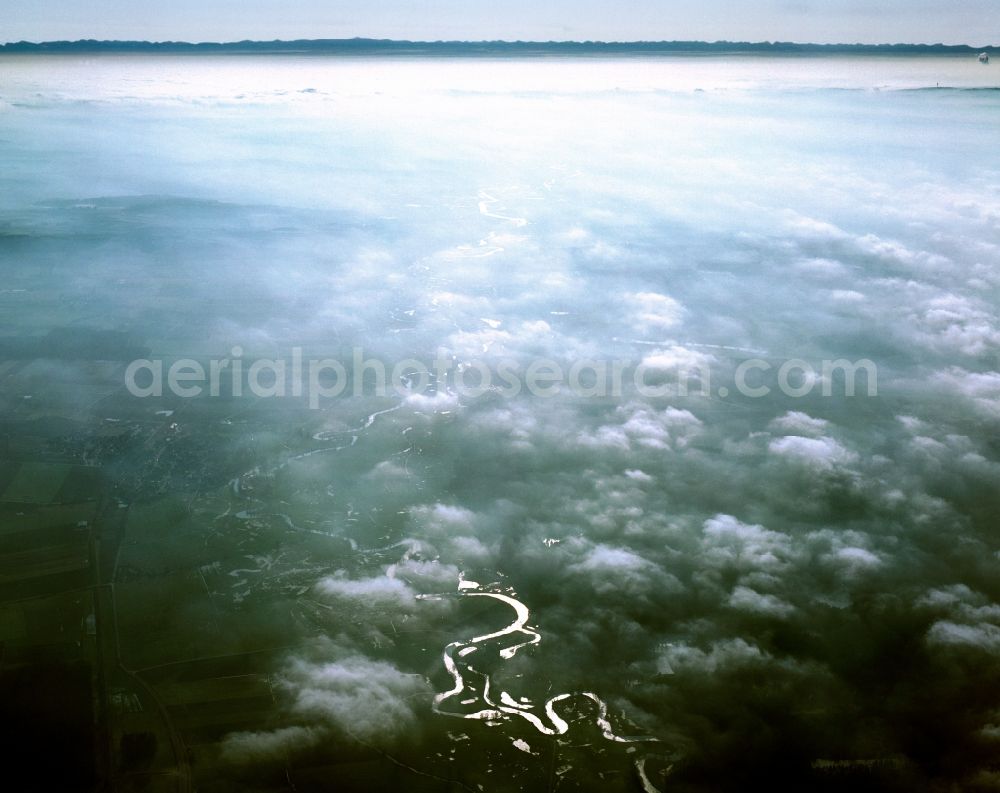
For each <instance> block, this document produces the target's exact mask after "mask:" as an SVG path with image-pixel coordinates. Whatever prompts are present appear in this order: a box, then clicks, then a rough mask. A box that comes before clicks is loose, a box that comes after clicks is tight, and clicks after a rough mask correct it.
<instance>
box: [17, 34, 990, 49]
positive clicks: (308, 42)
mask: <svg viewBox="0 0 1000 793" xmlns="http://www.w3.org/2000/svg"><path fill="white" fill-rule="evenodd" d="M283 45H292V46H311V47H318V46H328V47H329V46H348V47H349V46H352V45H353V46H363V45H367V46H371V47H376V48H378V47H386V48H391V47H394V46H395V47H445V46H452V47H488V46H493V47H536V48H547V47H571V48H582V47H596V48H606V47H618V48H630V47H631V48H639V49H641V48H653V47H670V48H679V47H695V48H699V49H703V48H712V47H735V48H755V49H778V48H796V49H810V50H824V49H836V48H840V49H850V50H885V49H894V48H895V49H900V48H907V49H914V50H938V51H943V50H952V51H957V50H993V49H1000V45H996V44H984V45H975V44H944V43H943V42H936V43H933V44H928V43H912V42H895V43H892V42H880V43H877V44H871V43H862V42H853V43H852V42H835V43H834V42H830V43H819V42H807V41H780V40H773V41H771V40H765V41H734V40H729V39H717V40H714V41H709V40H705V39H638V40H600V39H582V40H581V39H562V40H556V39H549V40H544V41H543V40H532V39H435V40H416V39H388V38H372V37H365V36H353V37H350V38H318V39H315V38H300V39H272V40H267V39H241V40H232V41H185V40H174V39H164V40H149V39H92V38H88V39H55V40H50V41H28V40H25V39H21V40H19V41H6V42H3V43H0V50H3V49H9V48H15V49H22V48H23V51H31V50H36V49H42V48H77V49H83V48H85V47H95V46H96V47H101V48H112V47H129V48H140V47H151V48H159V49H164V48H168V47H185V48H233V47H247V46H249V47H260V48H268V47H271V48H273V47H277V46H283Z"/></svg>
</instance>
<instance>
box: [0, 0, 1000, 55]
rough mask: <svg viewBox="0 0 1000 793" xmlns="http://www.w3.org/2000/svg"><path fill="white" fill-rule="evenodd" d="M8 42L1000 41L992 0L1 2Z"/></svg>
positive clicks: (0, 24)
mask: <svg viewBox="0 0 1000 793" xmlns="http://www.w3.org/2000/svg"><path fill="white" fill-rule="evenodd" d="M3 8H4V13H3V14H2V18H0V41H20V40H28V41H51V40H62V39H70V40H72V39H81V38H96V39H140V40H141V39H145V40H161V41H162V40H184V41H237V40H243V39H264V40H270V39H275V38H280V39H295V38H351V37H354V36H363V37H375V38H394V39H411V40H437V39H452V40H460V39H466V40H483V39H508V40H513V39H522V40H588V39H589V40H605V41H607V40H691V39H697V40H709V41H715V40H739V41H743V40H750V41H776V40H780V41H799V42H807V41H808V42H818V43H854V42H861V43H885V42H891V43H937V42H941V43H945V44H973V45H986V44H998V43H1000V5H998V4H997V3H996V2H995V0H956V1H955V2H940V0H879V2H870V1H868V0H759V1H758V2H743V1H742V0H740V1H736V0H619V2H615V3H610V2H607V1H606V0H604V1H603V2H598V1H597V0H548V1H547V2H537V1H536V2H532V0H509V2H506V3H503V4H497V3H492V2H491V3H487V2H482V1H481V0H423V2H407V0H382V2H378V3H371V2H368V3H362V2H357V0H349V1H347V2H345V1H344V0H296V1H295V2H275V0H174V2H170V3H162V2H156V1H154V0H93V2H88V3H80V2H77V0H4V3H3Z"/></svg>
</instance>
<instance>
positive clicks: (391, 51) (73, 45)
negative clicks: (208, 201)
mask: <svg viewBox="0 0 1000 793" xmlns="http://www.w3.org/2000/svg"><path fill="white" fill-rule="evenodd" d="M984 51H985V52H988V53H989V54H991V55H993V54H1000V47H994V46H987V47H972V46H969V45H967V44H796V43H793V42H784V41H776V42H770V41H767V42H747V41H714V42H709V41H396V40H393V39H365V38H353V39H298V40H295V41H277V40H276V41H234V42H201V43H190V42H184V41H96V40H93V39H85V40H80V41H47V42H39V43H35V42H30V41H18V42H11V43H8V44H0V54H5V53H101V52H111V53H115V52H117V53H130V52H136V53H141V52H153V53H316V54H329V55H370V54H377V55H437V56H473V57H474V56H489V55H674V54H706V55H711V54H765V55H766V54H774V55H785V54H789V55H796V54H799V55H813V54H816V55H829V54H846V55H974V54H976V53H979V52H984Z"/></svg>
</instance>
